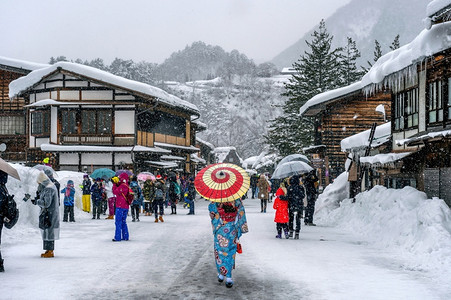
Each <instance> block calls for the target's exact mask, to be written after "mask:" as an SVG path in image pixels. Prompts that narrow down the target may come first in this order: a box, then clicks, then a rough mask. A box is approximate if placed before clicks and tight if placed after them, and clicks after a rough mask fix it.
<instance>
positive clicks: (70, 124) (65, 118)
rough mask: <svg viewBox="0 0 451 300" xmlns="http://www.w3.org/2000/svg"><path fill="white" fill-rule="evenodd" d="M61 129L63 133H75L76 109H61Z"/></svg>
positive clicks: (76, 129) (76, 130)
mask: <svg viewBox="0 0 451 300" xmlns="http://www.w3.org/2000/svg"><path fill="white" fill-rule="evenodd" d="M61 125H62V126H61V131H62V133H65V134H77V133H78V127H77V111H75V110H63V111H61Z"/></svg>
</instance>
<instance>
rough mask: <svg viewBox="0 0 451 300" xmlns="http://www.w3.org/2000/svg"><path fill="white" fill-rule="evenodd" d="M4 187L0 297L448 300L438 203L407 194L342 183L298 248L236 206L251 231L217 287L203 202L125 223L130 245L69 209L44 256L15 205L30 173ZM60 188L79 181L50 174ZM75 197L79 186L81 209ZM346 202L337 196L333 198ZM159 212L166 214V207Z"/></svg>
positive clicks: (109, 225) (329, 192) (28, 219)
mask: <svg viewBox="0 0 451 300" xmlns="http://www.w3.org/2000/svg"><path fill="white" fill-rule="evenodd" d="M15 167H17V168H18V169H19V173H20V175H21V177H22V179H23V181H22V182H18V181H17V180H14V179H9V182H8V185H7V186H8V189H9V191H10V192H11V193H14V194H15V195H16V197H15V198H16V200H17V202H18V205H19V209H20V214H21V215H20V220H19V222H18V224H17V225H16V226H15V227H14V228H13V229H11V230H8V229H6V228H4V229H3V236H2V254H3V256H4V259H5V269H6V272H5V273H1V274H0V282H1V290H0V299H449V295H450V294H451V287H450V285H449V282H450V279H451V274H450V270H451V262H450V258H451V255H450V254H451V253H450V252H451V235H450V232H451V221H450V220H451V212H450V209H449V208H448V207H447V206H446V205H445V204H444V203H443V201H442V200H439V199H426V197H425V195H424V193H421V192H418V191H416V190H414V189H412V188H405V189H403V190H389V189H385V188H383V187H376V188H374V189H373V190H371V191H369V192H365V193H362V194H360V195H358V196H357V197H356V202H355V203H352V201H351V200H349V199H344V198H346V193H345V192H344V188H343V187H344V186H345V184H346V180H344V179H343V178H344V176H342V177H341V178H337V179H336V180H335V183H334V184H333V185H330V186H329V187H328V188H326V189H325V191H324V193H323V195H322V196H321V197H320V198H319V200H318V202H317V208H318V212H317V214H316V221H315V222H316V223H317V224H318V226H316V227H312V226H309V227H306V226H304V227H302V230H301V238H300V240H285V239H283V240H278V239H275V238H274V237H275V234H276V230H275V224H274V222H273V219H274V211H273V209H272V203H269V206H268V213H266V214H264V213H260V201H259V200H257V199H247V200H245V202H244V203H245V207H246V213H247V218H248V224H249V229H250V232H249V233H247V234H245V235H243V237H242V238H241V242H242V244H243V253H242V254H238V255H237V261H236V270H235V271H234V273H233V277H234V280H235V284H234V286H233V288H232V289H226V288H225V287H224V284H220V283H218V282H217V281H216V268H215V265H214V258H213V250H212V249H213V237H212V233H211V226H210V220H209V217H208V213H207V205H208V201H205V200H203V199H198V200H197V201H196V215H194V216H188V215H186V213H187V210H186V209H183V207H182V206H179V208H178V214H177V215H166V216H165V222H164V223H154V222H153V220H154V218H153V217H146V216H141V222H135V223H132V222H131V221H130V219H129V220H128V225H129V229H130V241H128V242H119V243H113V242H112V241H111V239H112V237H113V233H114V221H113V220H105V219H104V218H102V219H101V220H91V215H90V214H88V213H85V212H82V211H80V210H78V209H76V215H75V218H76V222H75V223H63V222H62V223H61V224H62V229H61V239H60V240H58V241H56V243H55V244H56V245H55V258H51V259H44V258H41V257H40V253H41V252H42V240H41V236H40V232H39V230H38V228H37V216H38V211H39V208H38V207H36V206H33V205H32V204H31V203H30V202H23V201H22V200H21V199H22V197H23V194H24V193H25V192H29V193H34V191H35V187H36V184H35V179H34V178H35V174H36V172H35V171H33V170H30V169H29V168H25V167H21V166H17V165H16V166H15ZM56 178H57V179H58V180H59V181H60V182H61V183H62V185H63V186H64V184H65V183H66V182H67V180H68V179H69V178H70V179H74V180H75V185H76V186H77V185H78V184H79V183H80V182H81V178H82V174H81V173H74V172H58V177H56ZM79 198H80V190H77V201H78V204H79ZM343 199H344V200H343ZM167 211H168V210H167Z"/></svg>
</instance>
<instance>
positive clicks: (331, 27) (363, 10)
mask: <svg viewBox="0 0 451 300" xmlns="http://www.w3.org/2000/svg"><path fill="white" fill-rule="evenodd" d="M429 1H430V0H415V1H412V0H352V1H351V2H349V3H348V4H347V5H345V6H343V7H341V8H340V9H338V10H337V11H336V12H335V13H334V14H333V15H332V16H330V17H329V18H327V19H325V21H326V26H327V30H328V31H329V33H331V35H333V36H334V40H333V47H341V46H344V45H345V44H346V38H347V37H351V38H352V39H354V40H355V41H356V44H357V48H358V49H359V50H360V52H361V54H362V57H361V58H360V60H359V61H358V65H362V66H365V67H367V66H368V64H367V61H370V62H371V63H373V57H374V55H373V51H374V41H375V40H378V41H379V43H380V44H381V46H382V54H385V53H387V52H389V51H390V49H389V46H390V45H391V43H392V42H393V40H394V39H395V37H396V36H397V35H398V34H399V35H400V44H401V46H402V45H404V44H407V43H409V42H410V41H411V40H412V39H413V38H414V37H415V36H417V35H418V33H420V31H421V30H423V29H424V25H423V22H422V20H423V18H425V16H426V6H427V4H428V3H429ZM319 22H320V20H318V24H319ZM317 27H318V26H315V28H312V29H311V30H310V31H309V32H307V33H306V34H305V35H304V36H303V37H302V38H301V39H299V41H297V42H296V43H295V44H293V45H292V46H290V47H288V48H287V49H286V50H284V51H282V52H281V53H280V54H279V55H277V56H276V57H275V58H274V59H273V60H272V61H271V62H272V63H274V64H275V65H276V66H278V67H279V68H283V67H289V66H291V65H292V64H293V62H295V61H297V60H298V59H299V56H300V55H301V54H304V52H305V51H306V50H307V44H306V43H305V41H306V40H307V41H310V40H311V39H312V38H311V34H312V33H313V31H314V30H315V29H316V28H317Z"/></svg>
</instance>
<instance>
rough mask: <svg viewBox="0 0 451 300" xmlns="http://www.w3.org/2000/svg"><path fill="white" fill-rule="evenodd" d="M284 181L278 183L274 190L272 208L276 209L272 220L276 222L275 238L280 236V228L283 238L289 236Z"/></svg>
mask: <svg viewBox="0 0 451 300" xmlns="http://www.w3.org/2000/svg"><path fill="white" fill-rule="evenodd" d="M286 184H287V183H286V181H283V182H281V183H280V187H279V188H278V189H277V191H276V199H275V200H274V204H273V206H272V207H273V208H274V209H275V210H276V215H275V217H274V222H276V228H277V235H276V238H278V239H281V238H282V229H283V232H284V234H285V238H286V239H288V238H289V233H288V221H289V217H288V201H287V199H286V198H285V196H286V194H287V188H286Z"/></svg>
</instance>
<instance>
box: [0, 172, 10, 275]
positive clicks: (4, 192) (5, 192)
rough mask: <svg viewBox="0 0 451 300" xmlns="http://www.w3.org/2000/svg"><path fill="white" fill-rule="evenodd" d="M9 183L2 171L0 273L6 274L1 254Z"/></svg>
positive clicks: (0, 173)
mask: <svg viewBox="0 0 451 300" xmlns="http://www.w3.org/2000/svg"><path fill="white" fill-rule="evenodd" d="M7 181H8V174H6V173H5V172H3V171H1V170H0V272H5V268H4V267H3V259H2V252H1V244H2V229H3V218H4V216H3V209H4V208H5V206H6V201H7V199H8V198H7V196H8V190H7V189H6V182H7Z"/></svg>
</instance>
